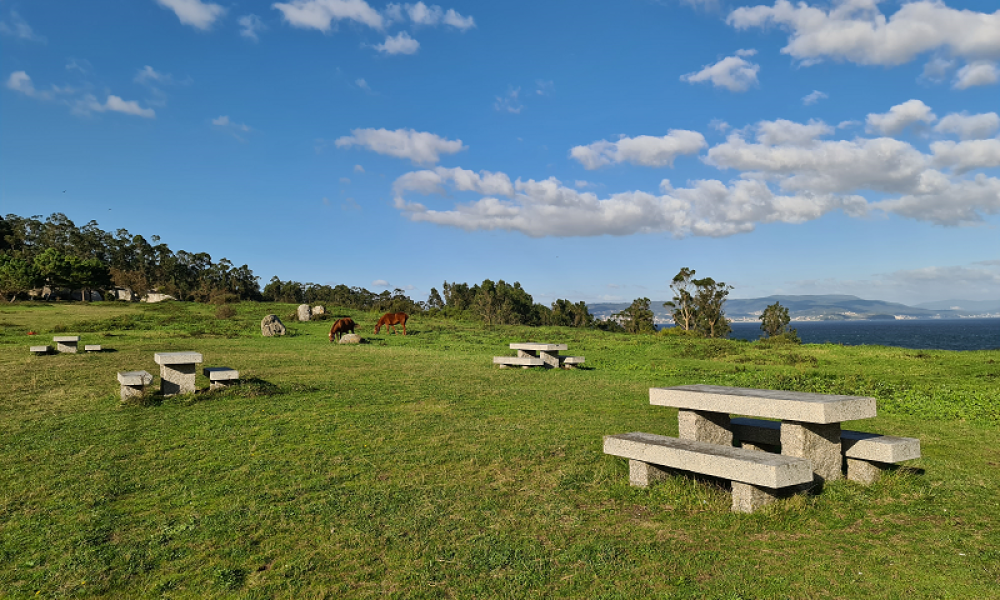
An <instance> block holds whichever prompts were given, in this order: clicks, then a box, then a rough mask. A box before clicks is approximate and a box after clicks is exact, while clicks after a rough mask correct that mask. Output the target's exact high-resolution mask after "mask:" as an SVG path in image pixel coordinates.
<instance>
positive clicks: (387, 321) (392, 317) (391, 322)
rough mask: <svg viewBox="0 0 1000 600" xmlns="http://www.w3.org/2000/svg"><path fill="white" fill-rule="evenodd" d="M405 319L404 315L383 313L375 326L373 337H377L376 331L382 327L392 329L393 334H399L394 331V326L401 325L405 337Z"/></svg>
mask: <svg viewBox="0 0 1000 600" xmlns="http://www.w3.org/2000/svg"><path fill="white" fill-rule="evenodd" d="M406 319H407V317H406V313H385V314H384V315H382V318H381V319H379V320H378V325H376V326H375V335H378V330H379V329H382V326H383V325H385V326H386V327H392V332H393V333H399V332H397V331H396V325H402V326H403V335H406Z"/></svg>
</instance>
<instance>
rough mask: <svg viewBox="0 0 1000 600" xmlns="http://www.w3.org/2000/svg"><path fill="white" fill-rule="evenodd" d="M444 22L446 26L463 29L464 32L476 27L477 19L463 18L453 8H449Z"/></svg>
mask: <svg viewBox="0 0 1000 600" xmlns="http://www.w3.org/2000/svg"><path fill="white" fill-rule="evenodd" d="M442 22H443V23H444V24H445V25H451V26H452V27H454V28H455V29H461V30H462V31H465V30H466V29H471V28H473V27H475V26H476V21H475V19H473V18H472V17H463V16H462V15H460V14H458V13H457V12H455V10H454V9H452V8H449V9H448V10H447V12H445V13H444V19H442Z"/></svg>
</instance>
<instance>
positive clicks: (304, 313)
mask: <svg viewBox="0 0 1000 600" xmlns="http://www.w3.org/2000/svg"><path fill="white" fill-rule="evenodd" d="M297 314H298V317H299V320H300V321H308V320H309V319H311V318H312V310H311V309H310V308H309V305H308V304H300V305H299V310H298V313H297Z"/></svg>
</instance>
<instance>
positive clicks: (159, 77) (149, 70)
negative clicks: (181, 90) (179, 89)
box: [132, 65, 177, 87]
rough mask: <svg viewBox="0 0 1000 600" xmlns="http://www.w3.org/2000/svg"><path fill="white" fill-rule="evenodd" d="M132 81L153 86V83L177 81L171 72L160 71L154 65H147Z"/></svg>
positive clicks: (162, 83) (166, 83)
mask: <svg viewBox="0 0 1000 600" xmlns="http://www.w3.org/2000/svg"><path fill="white" fill-rule="evenodd" d="M132 81H134V82H136V83H141V84H143V85H147V86H150V87H153V84H160V85H173V84H176V83H177V81H176V80H174V77H173V75H170V74H169V73H160V72H159V71H157V70H156V69H154V68H153V67H151V66H149V65H146V66H144V67H143V68H141V69H139V71H138V72H137V73H136V74H135V77H134V78H133V79H132Z"/></svg>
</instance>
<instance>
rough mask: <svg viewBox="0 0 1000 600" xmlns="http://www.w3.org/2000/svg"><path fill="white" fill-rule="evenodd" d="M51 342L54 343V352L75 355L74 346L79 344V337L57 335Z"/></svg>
mask: <svg viewBox="0 0 1000 600" xmlns="http://www.w3.org/2000/svg"><path fill="white" fill-rule="evenodd" d="M52 341H53V342H55V343H56V352H66V353H68V354H76V345H77V344H79V343H80V336H78V335H57V336H55V337H53V338H52Z"/></svg>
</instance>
